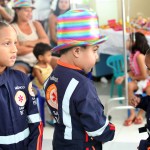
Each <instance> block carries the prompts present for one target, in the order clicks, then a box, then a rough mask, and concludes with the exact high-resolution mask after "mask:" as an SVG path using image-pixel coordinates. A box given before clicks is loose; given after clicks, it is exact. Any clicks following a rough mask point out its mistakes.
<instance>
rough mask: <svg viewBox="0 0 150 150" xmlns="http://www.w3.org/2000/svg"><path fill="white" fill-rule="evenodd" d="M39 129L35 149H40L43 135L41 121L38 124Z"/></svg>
mask: <svg viewBox="0 0 150 150" xmlns="http://www.w3.org/2000/svg"><path fill="white" fill-rule="evenodd" d="M38 129H39V133H40V134H39V136H38V141H37V149H36V150H42V137H43V123H42V122H40V125H39V126H38Z"/></svg>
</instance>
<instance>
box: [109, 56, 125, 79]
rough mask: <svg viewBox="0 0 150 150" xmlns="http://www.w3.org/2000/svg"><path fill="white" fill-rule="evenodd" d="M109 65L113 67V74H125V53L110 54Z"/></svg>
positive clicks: (115, 75)
mask: <svg viewBox="0 0 150 150" xmlns="http://www.w3.org/2000/svg"><path fill="white" fill-rule="evenodd" d="M106 64H107V66H109V67H110V68H112V69H113V76H114V77H115V78H117V77H118V76H123V75H124V56H123V55H112V56H109V57H108V59H107V61H106Z"/></svg>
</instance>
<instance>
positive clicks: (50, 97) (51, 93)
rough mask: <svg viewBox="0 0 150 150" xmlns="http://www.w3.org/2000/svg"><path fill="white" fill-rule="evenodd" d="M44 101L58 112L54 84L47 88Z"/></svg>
mask: <svg viewBox="0 0 150 150" xmlns="http://www.w3.org/2000/svg"><path fill="white" fill-rule="evenodd" d="M46 100H47V102H48V104H49V105H50V106H51V107H53V108H55V109H57V110H58V99H57V87H56V85H55V84H52V85H50V86H49V87H48V88H47V90H46Z"/></svg>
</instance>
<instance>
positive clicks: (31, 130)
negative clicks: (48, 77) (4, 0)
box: [0, 22, 43, 150]
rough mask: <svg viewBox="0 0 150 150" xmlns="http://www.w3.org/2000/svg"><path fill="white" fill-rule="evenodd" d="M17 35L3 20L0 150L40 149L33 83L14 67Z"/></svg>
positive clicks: (0, 36) (0, 31) (0, 25)
mask: <svg viewBox="0 0 150 150" xmlns="http://www.w3.org/2000/svg"><path fill="white" fill-rule="evenodd" d="M16 42H17V35H16V32H15V30H14V29H13V28H12V27H11V26H10V25H8V24H6V23H4V22H0V122H1V124H0V150H10V149H11V150H41V149H42V133H43V127H42V123H41V119H40V116H39V113H38V110H37V104H36V99H35V95H34V93H33V90H32V83H31V82H30V80H29V78H28V77H27V75H25V74H24V73H22V72H20V71H16V70H13V69H11V68H10V67H12V66H13V65H14V63H15V60H16V57H17V49H16V45H15V44H16Z"/></svg>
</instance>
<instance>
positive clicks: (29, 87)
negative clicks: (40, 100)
mask: <svg viewBox="0 0 150 150" xmlns="http://www.w3.org/2000/svg"><path fill="white" fill-rule="evenodd" d="M28 91H29V94H30V95H31V96H35V93H34V88H33V86H32V82H30V83H29V86H28Z"/></svg>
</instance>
